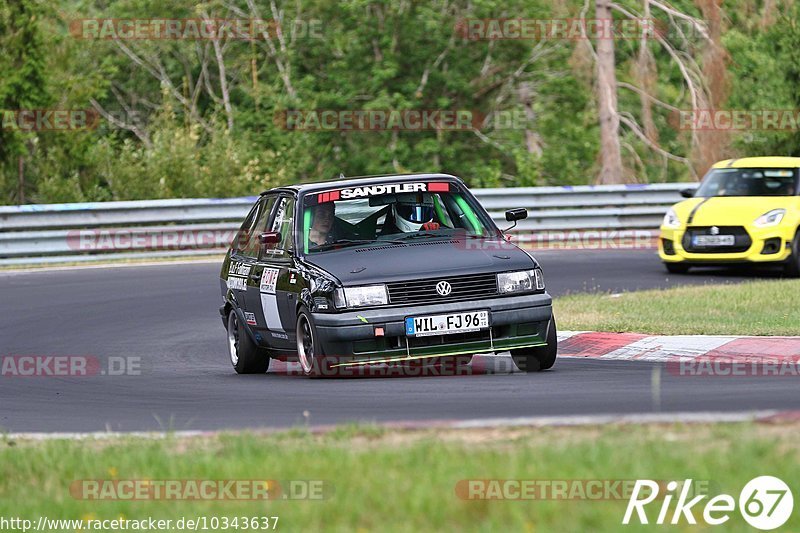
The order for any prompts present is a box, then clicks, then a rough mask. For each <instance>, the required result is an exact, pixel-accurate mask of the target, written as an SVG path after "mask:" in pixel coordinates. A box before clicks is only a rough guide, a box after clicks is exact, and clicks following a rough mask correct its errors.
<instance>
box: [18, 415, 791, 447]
mask: <svg viewBox="0 0 800 533" xmlns="http://www.w3.org/2000/svg"><path fill="white" fill-rule="evenodd" d="M782 412H784V411H777V410H760V411H734V412H724V411H720V412H717V411H702V412H696V413H694V412H675V413H639V414H627V415H623V414H610V415H570V416H540V417H518V418H484V419H480V418H476V419H467V420H445V421H443V420H409V421H389V422H383V423H379V424H378V425H379V426H385V427H388V428H389V429H392V428H397V429H404V430H415V429H416V430H425V429H488V428H501V427H559V426H600V425H608V424H673V423H680V424H711V423H735V422H753V421H758V420H762V419H766V418H770V417H773V416H775V415H778V414H780V413H782ZM335 427H336V426H334V425H324V426H317V427H314V426H312V427H311V428H309V429H310V431H312V432H315V433H316V432H327V431H330V430H332V429H334V428H335ZM291 429H293V428H289V427H287V428H248V429H242V430H236V431H234V430H220V431H171V432H157V431H132V432H102V431H98V432H90V433H77V432H76V433H39V432H27V433H8V434H6V435H5V439H6V440H34V441H46V440H111V439H128V438H139V439H163V438H166V437H177V438H191V437H212V436H215V435H218V434H220V433H249V432H252V433H276V432H281V431H289V430H291Z"/></svg>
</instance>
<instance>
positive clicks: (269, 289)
mask: <svg viewBox="0 0 800 533" xmlns="http://www.w3.org/2000/svg"><path fill="white" fill-rule="evenodd" d="M279 273H280V270H278V269H277V268H265V269H264V272H262V273H261V287H260V290H261V292H266V293H269V294H275V286H276V285H277V284H278V274H279Z"/></svg>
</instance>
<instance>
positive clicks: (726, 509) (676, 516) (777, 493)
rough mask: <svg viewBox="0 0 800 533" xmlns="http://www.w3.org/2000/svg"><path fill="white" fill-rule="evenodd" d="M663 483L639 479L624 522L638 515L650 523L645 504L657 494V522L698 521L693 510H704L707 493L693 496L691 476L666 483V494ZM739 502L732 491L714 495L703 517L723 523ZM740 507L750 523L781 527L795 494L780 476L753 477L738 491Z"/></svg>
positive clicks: (627, 522) (762, 527)
mask: <svg viewBox="0 0 800 533" xmlns="http://www.w3.org/2000/svg"><path fill="white" fill-rule="evenodd" d="M662 486H663V485H659V483H657V482H655V481H652V480H649V479H639V480H637V481H636V484H635V485H634V487H633V493H632V494H631V497H630V499H629V500H628V507H627V508H626V509H625V516H624V517H623V518H622V523H623V524H626V525H627V524H630V523H631V519H632V518H633V517H634V515H635V517H636V519H638V521H639V523H641V524H648V523H649V521H648V520H649V519H652V516H651V517H650V518H648V516H647V512H646V511H645V506H647V505H648V504H649V503H652V502H653V501H655V500H656V499H657V498H658V499H659V500H660V501H661V507H660V509H659V511H658V517H657V518H656V520H655V523H656V524H659V525H663V524H672V525H676V524H679V523H681V521H682V519H684V520H685V521H686V523H688V524H697V519H696V518H695V515H694V513H695V512H698V513H700V512H701V509H700V506H699V505H698V504H700V502H701V501H703V500H704V499H705V498H707V497H708V495H707V494H701V495H699V496H695V497H694V498H692V499H691V500H690V499H689V494H690V493H691V492H690V491H691V486H692V480H691V479H687V480H685V481H684V482H683V483H681V484H679V483H678V482H677V481H670V482H669V483H667V486H666V494H661V495H660V494H659V489H660V487H662ZM676 496H677V501H676V503H675V507H674V509H672V512H671V513H670V507H671V505H672V502H673V500H674V499H675V497H676ZM736 504H737V502H736V500H735V499H734V498H733V496H731V495H729V494H719V495H717V496H714V497H713V498H711V499H709V500H708V501H707V502H706V503H705V506H702V518H703V520H704V521H705V522H706V523H707V524H709V525H712V526H719V525H721V524H724V523H725V522H727V521H728V520H729V519H730V517H731V513H733V512H734V511H735V510H736V507H737V505H736ZM696 506H697V507H696ZM738 508H739V513H741V515H742V518H744V520H745V521H746V522H747V523H748V524H750V525H751V526H752V527H754V528H756V529H761V530H765V531H766V530H771V529H775V528H778V527H780V526H782V525H783V524H785V523H786V521H787V520H789V517H790V516H792V510H793V509H794V497H793V496H792V491H791V490H790V489H789V486H788V485H787V484H786V483H784V482H783V481H782V480H781V479H778V478H776V477H773V476H759V477H757V478H754V479H751V480H750V481H749V482H748V483H747V485H745V486H744V488H743V489H742V491H741V492H740V493H739V501H738Z"/></svg>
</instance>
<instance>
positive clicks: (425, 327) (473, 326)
mask: <svg viewBox="0 0 800 533" xmlns="http://www.w3.org/2000/svg"><path fill="white" fill-rule="evenodd" d="M488 327H489V311H470V312H468V313H453V314H449V315H433V316H411V317H407V318H406V335H407V336H409V337H426V336H431V335H449V334H452V333H469V332H471V331H480V330H482V329H487V328H488Z"/></svg>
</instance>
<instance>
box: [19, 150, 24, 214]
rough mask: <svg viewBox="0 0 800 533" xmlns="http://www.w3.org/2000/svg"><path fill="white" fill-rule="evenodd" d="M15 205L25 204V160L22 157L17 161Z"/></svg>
mask: <svg viewBox="0 0 800 533" xmlns="http://www.w3.org/2000/svg"><path fill="white" fill-rule="evenodd" d="M17 203H18V204H19V205H22V204H24V203H25V160H24V159H23V158H22V156H19V159H18V160H17Z"/></svg>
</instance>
